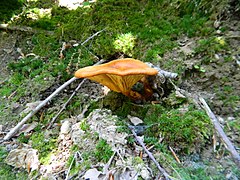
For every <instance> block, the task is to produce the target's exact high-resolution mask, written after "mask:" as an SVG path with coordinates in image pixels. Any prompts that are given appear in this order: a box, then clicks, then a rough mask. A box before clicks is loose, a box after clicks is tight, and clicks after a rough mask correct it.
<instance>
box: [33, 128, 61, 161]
mask: <svg viewBox="0 0 240 180" xmlns="http://www.w3.org/2000/svg"><path fill="white" fill-rule="evenodd" d="M30 140H31V143H32V148H34V149H37V150H38V152H39V160H40V162H41V163H44V164H47V163H48V161H49V160H50V156H51V153H52V152H53V150H54V149H55V148H56V142H57V139H56V137H53V136H51V137H49V138H45V136H44V133H42V132H39V133H38V132H35V133H34V134H33V135H32V136H31V138H30Z"/></svg>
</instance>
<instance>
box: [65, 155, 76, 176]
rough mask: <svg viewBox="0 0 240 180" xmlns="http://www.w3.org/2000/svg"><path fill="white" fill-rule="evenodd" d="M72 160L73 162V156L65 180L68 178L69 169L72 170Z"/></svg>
mask: <svg viewBox="0 0 240 180" xmlns="http://www.w3.org/2000/svg"><path fill="white" fill-rule="evenodd" d="M74 160H75V155H74V156H73V159H72V161H71V164H70V166H69V168H68V171H67V175H66V178H65V180H68V176H69V173H70V170H71V168H72V165H73V162H74Z"/></svg>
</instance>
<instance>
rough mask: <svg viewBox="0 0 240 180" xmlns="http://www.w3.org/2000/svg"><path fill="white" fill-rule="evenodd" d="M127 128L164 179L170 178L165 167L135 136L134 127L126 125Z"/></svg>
mask: <svg viewBox="0 0 240 180" xmlns="http://www.w3.org/2000/svg"><path fill="white" fill-rule="evenodd" d="M128 128H129V129H130V130H131V132H132V134H133V136H134V137H135V139H136V140H137V142H138V143H139V144H140V145H141V146H142V148H143V150H144V151H145V152H146V153H147V155H148V156H149V158H150V159H151V160H152V161H153V162H154V164H155V165H156V166H157V168H158V170H159V171H160V173H162V174H163V176H164V177H165V179H166V180H170V179H171V178H170V175H169V174H168V173H167V172H166V171H165V169H163V168H162V167H161V166H160V164H159V163H158V162H157V160H156V159H155V157H154V156H153V155H152V153H151V152H150V151H149V150H148V149H147V148H146V146H145V144H144V143H143V142H142V140H141V139H140V138H139V137H138V136H137V134H136V133H135V131H134V129H133V128H131V127H130V126H128Z"/></svg>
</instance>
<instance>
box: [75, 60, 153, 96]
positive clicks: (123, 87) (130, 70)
mask: <svg viewBox="0 0 240 180" xmlns="http://www.w3.org/2000/svg"><path fill="white" fill-rule="evenodd" d="M157 73H158V71H157V70H156V69H154V68H151V67H149V66H148V65H147V64H145V63H143V62H141V61H139V60H135V59H131V58H125V59H118V60H113V61H110V62H108V63H105V64H101V65H96V66H88V67H84V68H81V69H79V70H77V71H76V72H75V77H77V78H87V79H90V80H93V81H96V82H98V83H100V84H102V85H104V86H107V87H108V88H109V89H111V90H113V91H115V92H119V93H122V94H124V95H126V96H128V97H130V98H131V99H134V100H142V99H149V98H150V97H151V96H152V93H153V91H152V88H151V87H150V85H149V84H148V82H147V77H148V76H154V75H156V74H157ZM138 82H141V84H143V91H142V93H139V92H137V91H135V90H133V89H132V87H133V86H134V85H135V84H136V83H138Z"/></svg>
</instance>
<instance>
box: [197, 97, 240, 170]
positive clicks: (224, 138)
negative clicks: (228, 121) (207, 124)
mask: <svg viewBox="0 0 240 180" xmlns="http://www.w3.org/2000/svg"><path fill="white" fill-rule="evenodd" d="M199 100H200V102H201V103H202V107H203V109H204V110H205V111H206V113H207V115H208V116H209V118H210V119H211V121H212V123H213V125H214V128H215V130H216V131H217V132H218V135H219V136H220V138H221V139H222V141H223V142H224V143H225V146H226V148H227V150H228V151H229V152H230V153H231V155H232V158H233V160H234V162H235V163H236V164H237V166H238V167H239V168H240V156H239V154H238V152H237V150H236V149H235V147H234V145H233V144H232V143H231V141H230V140H229V138H228V137H227V135H226V134H225V133H224V131H223V129H222V127H221V125H220V123H219V122H218V119H217V117H216V116H215V115H214V113H213V112H212V110H211V109H210V107H209V106H208V104H207V103H206V101H205V100H204V99H203V98H202V97H199Z"/></svg>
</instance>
